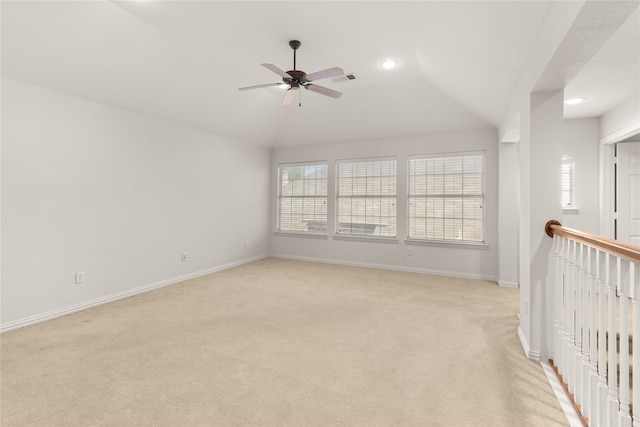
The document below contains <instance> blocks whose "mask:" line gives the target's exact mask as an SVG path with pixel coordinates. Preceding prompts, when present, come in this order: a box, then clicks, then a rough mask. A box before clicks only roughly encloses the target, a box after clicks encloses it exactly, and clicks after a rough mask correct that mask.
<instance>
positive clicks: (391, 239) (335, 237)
mask: <svg viewBox="0 0 640 427" xmlns="http://www.w3.org/2000/svg"><path fill="white" fill-rule="evenodd" d="M333 240H353V241H360V242H375V243H395V244H397V243H398V238H397V237H383V236H362V235H344V234H334V235H333Z"/></svg>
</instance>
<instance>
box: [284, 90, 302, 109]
mask: <svg viewBox="0 0 640 427" xmlns="http://www.w3.org/2000/svg"><path fill="white" fill-rule="evenodd" d="M298 89H300V88H298V87H296V86H294V87H290V88H289V89H287V92H286V93H285V94H284V98H283V99H282V105H289V104H291V103H292V102H293V99H294V98H295V97H296V93H298Z"/></svg>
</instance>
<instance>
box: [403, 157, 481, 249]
mask: <svg viewBox="0 0 640 427" xmlns="http://www.w3.org/2000/svg"><path fill="white" fill-rule="evenodd" d="M477 156H481V157H482V177H481V184H480V193H467V194H465V191H464V184H462V185H463V187H462V190H461V191H462V192H461V193H446V192H445V191H444V187H443V191H442V193H440V194H431V195H429V194H427V192H428V190H427V188H426V187H425V190H424V194H422V193H420V194H419V192H418V191H417V189H414V190H413V191H412V183H411V179H412V174H413V172H412V170H411V165H412V162H413V161H417V160H428V159H446V158H463V162H464V158H465V157H477ZM486 162H487V156H486V152H485V151H465V152H451V153H435V154H421V155H413V156H409V157H408V159H407V228H406V230H407V241H408V242H410V243H411V242H413V243H423V242H428V243H446V244H454V245H482V246H484V245H486V220H487V215H486V207H485V205H486V182H487V163H486ZM460 174H461V175H462V177H461V178H462V182H463V183H464V170H463V171H462V172H460V173H453V172H449V173H447V172H446V171H443V173H442V174H437V175H442V177H443V182H444V180H445V176H453V175H460ZM424 176H425V179H426V177H427V176H428V174H427V173H426V171H425V174H424ZM418 198H421V199H424V211H422V208H421V206H415V207H412V203H414V202H415V201H416V199H418ZM430 198H439V199H443V209H442V210H443V213H442V220H443V226H442V227H443V237H442V238H436V237H422V236H416V235H412V232H411V231H412V228H413V227H412V226H413V224H412V220H413V219H414V218H413V217H412V212H415V210H416V209H417V210H420V211H421V214H422V216H421V217H420V218H424V220H425V234H427V233H428V225H427V220H428V216H427V210H428V208H427V199H430ZM478 198H480V199H481V200H480V203H481V205H480V206H479V209H481V215H482V218H481V222H482V228H481V230H482V231H481V232H482V238H481V239H465V238H464V225H463V226H462V229H461V231H460V238H446V237H445V236H444V233H445V229H446V220H447V219H449V221H454V220H455V221H461V222H462V224H464V220H465V214H464V204H465V203H464V200H473V199H478ZM446 199H450V200H451V199H462V200H461V206H462V207H461V217H459V218H458V217H455V218H454V217H448V216H446V214H445V213H444V211H445V201H446ZM421 205H422V204H421ZM477 209H478V208H476V210H477ZM413 216H416V217H417V215H413ZM466 219H467V220H473V221H478V219H477V218H468V217H467V218H466Z"/></svg>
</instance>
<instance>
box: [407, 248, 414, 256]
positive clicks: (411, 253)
mask: <svg viewBox="0 0 640 427" xmlns="http://www.w3.org/2000/svg"><path fill="white" fill-rule="evenodd" d="M407 255H409V256H412V255H413V248H407Z"/></svg>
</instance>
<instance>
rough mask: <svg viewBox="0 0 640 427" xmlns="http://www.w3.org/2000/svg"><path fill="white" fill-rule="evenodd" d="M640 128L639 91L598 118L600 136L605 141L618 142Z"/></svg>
mask: <svg viewBox="0 0 640 427" xmlns="http://www.w3.org/2000/svg"><path fill="white" fill-rule="evenodd" d="M638 130H640V92H636V93H635V94H633V95H631V96H630V97H629V98H627V100H625V101H624V102H622V103H620V104H618V105H617V106H616V107H615V108H612V109H611V110H609V111H607V113H605V114H604V115H603V116H602V117H601V118H600V138H601V140H602V141H603V142H605V143H612V142H618V141H621V140H623V139H626V138H628V137H629V136H631V135H633V134H636V133H637V132H638Z"/></svg>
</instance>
